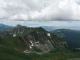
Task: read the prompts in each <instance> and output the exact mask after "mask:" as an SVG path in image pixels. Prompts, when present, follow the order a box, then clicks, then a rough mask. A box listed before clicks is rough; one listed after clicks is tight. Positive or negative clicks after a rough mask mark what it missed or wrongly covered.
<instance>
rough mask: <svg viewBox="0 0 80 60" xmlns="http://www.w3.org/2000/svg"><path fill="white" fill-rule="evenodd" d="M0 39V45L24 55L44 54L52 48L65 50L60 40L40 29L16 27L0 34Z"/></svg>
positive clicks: (64, 42)
mask: <svg viewBox="0 0 80 60" xmlns="http://www.w3.org/2000/svg"><path fill="white" fill-rule="evenodd" d="M4 36H5V38H4ZM0 38H1V40H0V41H1V42H0V43H1V44H2V45H5V46H7V47H13V49H15V50H17V51H21V52H24V53H29V52H30V53H31V52H44V53H46V52H49V51H51V50H52V49H54V48H65V47H66V45H67V43H66V41H64V40H63V39H62V38H59V37H57V36H56V35H55V34H54V33H50V32H47V31H45V30H44V29H43V28H41V27H39V28H30V27H25V26H21V25H18V26H17V27H15V28H13V29H11V30H9V31H4V32H1V34H0Z"/></svg>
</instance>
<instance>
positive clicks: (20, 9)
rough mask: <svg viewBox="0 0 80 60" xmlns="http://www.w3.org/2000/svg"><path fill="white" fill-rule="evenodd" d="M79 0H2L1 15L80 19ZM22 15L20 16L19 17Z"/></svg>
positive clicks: (44, 18) (15, 17)
mask: <svg viewBox="0 0 80 60" xmlns="http://www.w3.org/2000/svg"><path fill="white" fill-rule="evenodd" d="M78 2H79V0H0V17H8V20H10V19H15V20H17V19H18V20H19V19H23V20H24V19H25V20H55V19H58V20H62V19H63V20H65V19H72V20H73V19H74V20H76V19H80V17H79V16H80V12H79V10H80V7H79V5H76V3H77V4H78ZM19 17H20V18H19Z"/></svg>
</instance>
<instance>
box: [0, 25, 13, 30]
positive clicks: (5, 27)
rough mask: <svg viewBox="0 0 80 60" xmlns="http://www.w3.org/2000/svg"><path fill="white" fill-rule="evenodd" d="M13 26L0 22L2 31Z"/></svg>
mask: <svg viewBox="0 0 80 60" xmlns="http://www.w3.org/2000/svg"><path fill="white" fill-rule="evenodd" d="M10 28H12V26H8V25H5V24H0V31H5V30H8V29H10Z"/></svg>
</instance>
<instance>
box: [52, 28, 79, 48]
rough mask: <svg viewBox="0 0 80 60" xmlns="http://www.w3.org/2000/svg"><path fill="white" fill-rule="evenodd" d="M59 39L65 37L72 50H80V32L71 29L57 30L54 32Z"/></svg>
mask: <svg viewBox="0 0 80 60" xmlns="http://www.w3.org/2000/svg"><path fill="white" fill-rule="evenodd" d="M53 32H54V33H55V34H56V35H57V36H58V37H63V38H64V39H65V40H66V41H67V42H68V45H69V47H70V48H80V31H77V30H70V29H57V30H55V31H53Z"/></svg>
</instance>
